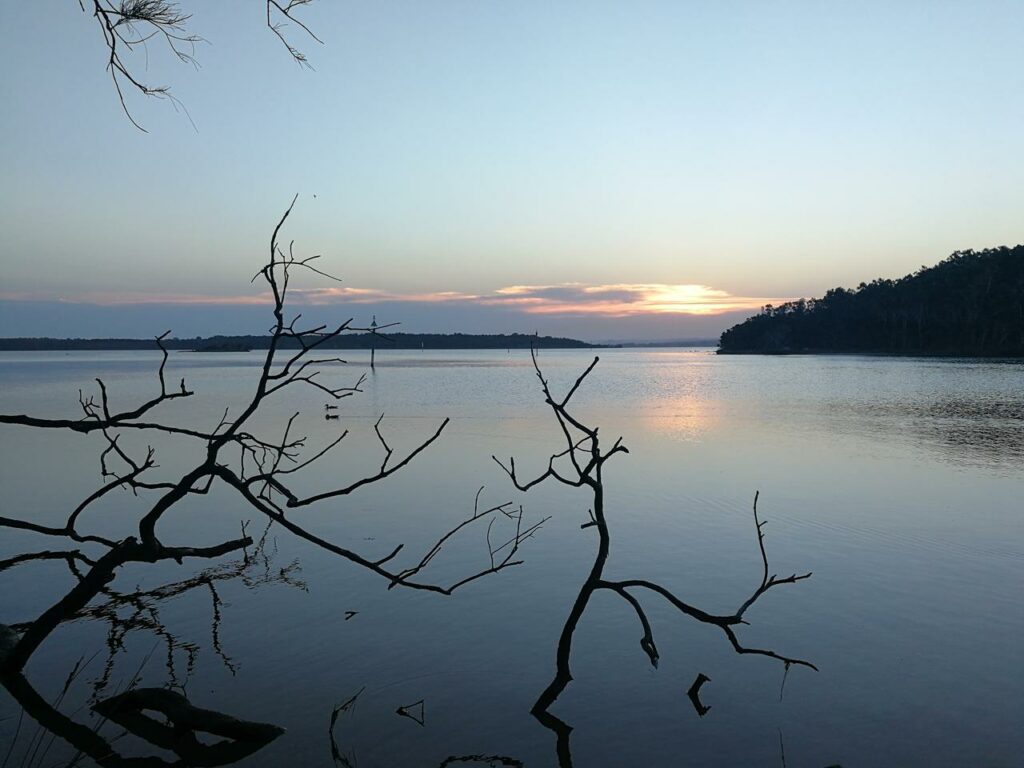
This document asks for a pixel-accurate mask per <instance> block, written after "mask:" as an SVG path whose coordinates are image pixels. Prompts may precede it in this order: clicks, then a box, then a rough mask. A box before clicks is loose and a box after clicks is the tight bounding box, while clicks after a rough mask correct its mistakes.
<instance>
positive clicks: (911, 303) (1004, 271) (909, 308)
mask: <svg viewBox="0 0 1024 768" xmlns="http://www.w3.org/2000/svg"><path fill="white" fill-rule="evenodd" d="M718 351H719V353H720V354H721V353H725V354H729V353H787V352H879V353H889V354H907V355H916V354H921V355H978V356H1000V357H1002V356H1006V357H1017V356H1024V245H1017V246H1015V247H1013V248H1007V247H1005V246H1004V247H1001V248H990V249H986V250H983V251H957V252H956V253H954V254H953V255H952V256H950V257H949V258H947V259H946V260H945V261H942V262H940V263H939V264H937V265H935V266H934V267H922V268H921V269H920V270H919V271H917V272H915V273H914V274H911V275H907V276H906V277H903V278H900V279H898V280H885V279H881V278H879V279H876V280H873V281H872V282H870V283H861V284H860V285H859V286H857V288H855V289H853V290H848V289H845V288H833V289H832V290H830V291H829V292H828V293H826V294H825V295H824V296H823V297H822V298H820V299H799V300H797V301H791V302H787V303H785V304H782V305H781V306H778V307H773V306H771V305H768V306H766V307H764V308H763V309H762V310H761V313H760V314H758V315H755V316H753V317H750V318H748V319H747V320H745V321H744V322H742V323H740V324H739V325H735V326H733V327H732V328H730V329H729V330H727V331H726V332H725V333H723V334H722V337H721V340H720V341H719V350H718Z"/></svg>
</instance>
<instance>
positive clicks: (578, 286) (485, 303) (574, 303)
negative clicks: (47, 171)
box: [0, 283, 787, 318]
mask: <svg viewBox="0 0 1024 768" xmlns="http://www.w3.org/2000/svg"><path fill="white" fill-rule="evenodd" d="M289 299H290V301H291V303H293V304H295V305H299V306H330V305H345V304H357V305H365V304H381V303H399V304H429V305H436V304H452V305H461V306H467V307H468V306H474V305H475V306H480V307H499V308H506V309H510V310H516V311H518V312H521V313H523V314H528V315H548V316H565V317H573V316H576V317H607V318H625V317H634V316H638V315H639V316H643V315H673V314H677V315H705V316H706V315H718V314H723V313H731V312H742V311H750V312H754V311H757V310H759V309H760V308H761V307H762V306H764V305H765V304H777V303H780V302H783V301H786V300H787V299H786V298H780V297H750V296H734V295H732V294H730V293H728V292H727V291H724V290H720V289H716V288H713V287H711V286H707V285H698V284H666V283H613V284H605V285H591V284H585V283H562V284H556V285H512V286H506V287H503V288H498V289H497V290H495V291H493V292H491V293H483V294H475V293H464V292H459V291H437V292H424V293H417V292H410V293H400V292H393V291H384V290H380V289H375V288H355V287H348V286H338V287H334V286H332V287H325V288H305V289H299V288H292V289H290V290H289ZM0 300H3V301H13V302H19V301H26V302H28V301H32V302H38V301H56V302H60V303H64V304H92V305H97V306H110V307H115V306H126V305H129V306H130V305H206V306H210V305H214V306H216V305H220V306H257V305H264V304H269V303H271V298H270V294H269V293H266V292H264V293H260V294H251V295H241V296H237V295H236V296H230V295H203V294H165V293H141V292H126V293H117V292H91V293H83V294H79V295H78V296H76V297H74V298H68V297H61V296H54V295H52V294H51V295H42V294H38V293H9V292H0Z"/></svg>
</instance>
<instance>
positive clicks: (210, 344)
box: [0, 333, 595, 352]
mask: <svg viewBox="0 0 1024 768" xmlns="http://www.w3.org/2000/svg"><path fill="white" fill-rule="evenodd" d="M163 344H164V346H165V347H167V349H177V350H188V351H193V352H247V351H249V350H253V349H267V347H268V345H269V344H270V336H207V337H205V338H203V337H199V336H197V337H196V338H193V339H178V338H167V339H164V340H163ZM280 345H281V346H282V347H285V348H292V349H297V348H298V347H299V344H298V342H297V341H295V340H294V339H288V338H286V339H282V340H281V342H280ZM531 346H532V347H536V348H538V349H585V348H589V347H592V346H595V345H592V344H587V343H586V342H584V341H577V340H576V339H565V338H561V337H557V336H535V335H533V334H527V333H509V334H500V333H388V334H386V335H385V334H380V333H378V334H376V335H374V334H372V333H353V334H351V335H341V336H337V337H335V338H332V339H329V340H328V341H327V342H325V343H324V344H322V345H321V349H371V348H376V349H381V350H384V349H529V348H530V347H531ZM76 349H78V350H128V349H156V346H155V344H154V342H153V339H51V338H7V339H4V338H0V351H5V352H11V351H46V350H55V351H56V350H76Z"/></svg>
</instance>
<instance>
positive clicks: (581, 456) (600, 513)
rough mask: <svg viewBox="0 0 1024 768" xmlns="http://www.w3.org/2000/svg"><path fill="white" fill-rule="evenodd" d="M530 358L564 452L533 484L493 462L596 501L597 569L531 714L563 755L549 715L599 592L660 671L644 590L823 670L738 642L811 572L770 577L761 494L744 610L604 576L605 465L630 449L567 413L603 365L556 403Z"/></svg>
mask: <svg viewBox="0 0 1024 768" xmlns="http://www.w3.org/2000/svg"><path fill="white" fill-rule="evenodd" d="M531 358H532V360H533V366H534V371H535V372H536V375H537V379H538V380H539V382H540V386H541V391H542V393H543V395H544V402H545V403H546V404H547V405H548V407H549V408H550V409H551V411H552V414H553V415H554V417H555V421H556V422H557V424H558V427H559V430H560V432H561V434H562V437H563V439H564V446H565V447H564V450H561V451H559V452H556V453H553V454H552V455H551V456H550V458H549V459H548V462H547V467H546V468H545V469H544V471H543V472H541V473H540V474H538V475H536V476H534V477H532V478H529V479H524V478H523V477H521V476H520V474H519V471H518V470H517V468H516V464H515V460H514V459H509V460H508V462H507V463H506V462H503V461H501V460H499V459H498V458H497V457H494V461H495V462H497V464H498V465H499V466H500V467H501V468H502V469H503V470H504V471H505V473H506V474H507V475H508V476H509V478H510V479H511V481H512V483H513V485H515V487H516V488H517V489H519V490H520V491H527V490H529V489H530V488H533V487H534V486H536V485H538V484H540V483H542V482H544V481H546V480H548V479H549V478H551V479H554V480H556V481H557V482H559V483H562V484H563V485H567V486H570V487H573V488H586V489H587V490H588V492H589V493H590V496H591V498H592V508H591V510H590V518H589V520H588V521H587V522H586V523H584V524H582V525H581V526H580V527H581V528H595V529H596V530H597V537H598V538H597V552H596V554H595V557H594V561H593V563H592V564H591V566H590V571H589V573H588V574H587V577H586V579H585V580H584V582H583V584H582V585H581V587H580V591H579V593H578V594H577V596H576V599H575V600H574V602H573V605H572V607H571V609H570V611H569V615H568V617H567V618H566V621H565V624H564V626H563V627H562V632H561V634H560V636H559V639H558V647H557V650H556V654H555V674H554V677H553V678H552V680H551V682H550V683H549V684H548V685H547V687H546V688H545V689H544V690H543V691H542V692H541V694H540V696H539V697H538V699H537V701H536V703H535V704H534V705H533V709H532V712H533V714H534V715H535V716H536V717H537V718H538V719H539V720H540V721H541V722H542V723H544V724H545V725H546V726H547V727H549V728H550V729H551V730H553V731H555V733H556V734H557V735H558V739H559V754H560V755H561V754H562V753H563V752H564V753H565V755H566V756H567V755H568V733H569V732H570V731H571V730H572V729H571V728H570V727H569V726H567V725H566V724H565V723H563V722H562V721H560V720H558V718H556V717H554V716H553V715H551V713H550V712H549V709H550V707H551V706H552V704H554V702H555V700H556V699H557V698H558V697H559V695H561V693H562V691H564V690H565V687H566V686H567V685H568V684H569V682H570V681H571V680H572V671H571V668H570V656H571V651H572V642H573V636H574V634H575V632H576V627H577V625H578V624H579V621H580V619H581V618H582V616H583V613H584V612H585V611H586V608H587V606H588V604H589V603H590V599H591V597H592V596H593V595H594V593H595V592H597V591H598V590H602V589H603V590H608V591H609V592H612V593H614V594H617V595H619V597H621V598H623V599H624V600H625V601H626V602H627V603H628V604H629V605H630V607H631V608H632V609H633V611H634V612H635V613H636V615H637V618H638V619H639V621H640V626H641V629H642V635H641V638H640V648H641V649H642V650H643V652H644V653H645V654H646V656H647V658H648V659H649V660H650V662H651V665H652V666H654V667H657V666H658V660H659V655H658V650H657V646H656V645H655V642H654V634H653V630H652V628H651V623H650V621H649V620H648V618H647V614H646V613H645V611H644V608H643V605H642V603H641V602H640V600H639V599H638V597H637V595H636V594H634V592H636V591H639V590H646V591H648V592H653V593H655V594H657V595H660V596H661V597H663V598H664V599H665V600H667V601H668V602H669V604H671V605H672V606H673V607H675V608H676V609H677V610H679V611H680V612H681V613H683V614H685V615H687V616H690V617H691V618H694V619H696V620H697V621H700V622H702V623H705V624H711V625H713V626H716V627H718V628H719V629H721V630H722V632H723V633H724V634H725V636H726V638H727V639H728V640H729V642H730V644H731V645H732V647H733V648H734V649H735V650H736V651H737V652H738V653H742V654H757V655H761V656H768V657H770V658H773V659H777V660H778V661H781V662H783V663H784V665H785V667H786V669H787V670H788V669H789V667H790V666H791V665H800V666H805V667H809V668H811V669H817V667H815V666H814V665H813V664H812V663H811V662H809V661H805V660H803V659H798V658H793V657H789V656H784V655H782V654H779V653H776V652H775V651H772V650H767V649H761V648H750V647H747V646H745V645H743V644H742V643H741V642H740V641H739V638H738V637H737V635H736V631H735V629H736V627H737V626H738V625H740V624H746V623H747V622H746V621H745V620H744V615H745V614H746V612H747V610H748V609H749V608H750V607H751V606H753V605H754V603H755V602H756V601H757V600H758V599H759V598H760V597H761V596H762V595H764V594H765V593H766V592H767V591H768V590H769V589H771V588H772V587H776V586H780V585H782V584H792V583H795V582H797V581H801V580H803V579H806V578H808V577H810V575H811V574H810V573H807V574H803V575H800V576H798V575H796V574H793V575H791V576H787V577H785V578H779V577H778V576H776V575H774V574H773V575H771V576H769V567H768V555H767V553H766V551H765V548H764V532H763V528H764V522H762V521H761V520H760V518H759V516H758V512H757V500H758V496H757V495H755V497H754V525H755V529H756V531H757V536H758V547H759V549H760V553H761V560H762V563H763V566H764V567H763V576H762V579H761V583H760V584H759V585H758V587H757V588H756V589H755V590H754V592H753V593H752V594H751V595H750V597H748V598H747V599H745V600H744V601H743V602H742V603H740V605H739V607H738V608H737V609H736V611H734V612H733V613H731V614H727V615H718V614H713V613H709V612H707V611H704V610H702V609H701V608H698V607H697V606H695V605H692V604H691V603H688V602H686V601H684V600H682V599H680V598H679V597H678V596H676V594H675V593H674V592H672V591H671V590H669V589H667V588H666V587H663V586H662V585H660V584H656V583H654V582H651V581H647V580H645V579H625V580H610V579H607V578H605V576H604V569H605V565H606V564H607V561H608V554H609V551H610V548H611V534H610V532H609V528H608V522H607V518H606V512H605V496H604V481H603V478H602V471H603V468H604V465H605V462H607V461H608V460H609V459H610V458H611V457H612V456H614V455H615V454H617V453H628V452H629V451H628V449H627V448H626V447H625V446H624V445H623V443H622V438H621V437H620V438H618V439H616V440H615V442H614V443H612V446H611V448H609V449H607V450H605V449H603V448H602V446H601V441H600V437H599V434H598V428H597V427H591V426H589V425H587V424H585V423H584V422H583V421H581V420H580V419H579V418H578V417H577V416H575V415H574V414H573V412H572V411H571V410H570V409H569V404H570V401H571V400H572V397H573V395H575V394H576V392H577V391H578V390H579V388H580V386H581V385H582V384H583V382H584V380H585V379H586V378H587V376H589V375H590V373H591V372H592V371H593V370H594V367H595V366H596V365H597V363H598V358H597V357H595V358H594V360H593V362H591V363H590V365H589V366H588V367H587V368H586V370H584V371H583V373H582V374H580V376H579V377H577V378H576V380H575V381H574V382H573V384H572V385H571V386H570V388H569V390H568V392H567V393H566V394H565V396H564V397H562V398H556V397H555V396H554V395H553V394H552V392H551V388H550V386H549V384H548V381H547V379H546V378H545V377H544V374H543V372H542V371H541V368H540V364H539V363H538V360H537V352H536V349H533V350H531Z"/></svg>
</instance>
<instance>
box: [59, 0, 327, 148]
mask: <svg viewBox="0 0 1024 768" xmlns="http://www.w3.org/2000/svg"><path fill="white" fill-rule="evenodd" d="M312 2H313V0H288V2H278V1H277V0H266V17H267V28H268V29H270V31H271V32H273V33H274V35H275V36H276V37H277V38H278V40H280V42H281V44H282V45H284V47H285V49H286V50H287V51H288V54H289V55H290V56H291V57H292V59H293V60H294V61H296V62H297V63H299V64H301V65H302V66H304V67H308V68H312V67H310V64H309V61H308V60H307V59H306V56H305V54H303V53H302V51H300V50H299V49H298V48H296V47H295V46H294V45H293V44H292V43H291V42H290V41H289V40H288V39H287V37H286V36H285V34H284V31H283V30H284V28H285V26H286V25H287V24H288V23H289V22H290V23H292V24H295V25H297V26H298V27H300V28H301V29H302V30H303V32H305V33H306V34H307V35H308V36H309V37H311V38H312V39H313V40H315V41H316V42H318V43H321V44H322V43H323V41H322V40H320V38H318V37H317V36H316V35H315V34H313V32H312V30H311V29H310V28H309V27H308V26H307V25H306V24H305V23H304V22H302V21H301V20H300V19H299V18H298V17H297V16H296V15H295V13H296V11H297V10H299V9H300V8H302V7H304V6H308V5H310V4H311V3H312ZM86 5H87V0H79V7H80V8H81V9H82V11H83V12H87V13H91V14H92V16H93V18H94V19H95V20H96V23H97V25H98V27H99V29H100V35H101V37H102V39H103V44H104V46H105V48H106V50H107V65H106V69H107V72H108V73H109V75H110V79H111V82H112V83H113V85H114V91H115V92H116V93H117V98H118V101H119V102H120V104H121V109H122V110H123V111H124V113H125V115H126V116H127V118H128V119H129V120H130V121H131V123H132V125H134V126H135V127H136V128H138V129H139V130H140V131H143V132H145V130H146V129H145V128H143V127H142V125H141V124H140V123H139V122H138V121H137V120H136V119H135V117H134V116H133V115H132V113H131V110H130V109H129V108H128V103H127V101H126V100H125V93H126V91H136V92H138V93H141V94H142V95H143V96H150V97H154V98H160V99H167V100H169V101H170V102H171V104H172V105H173V106H174V107H175V109H178V108H181V109H182V110H183V111H184V112H185V114H186V116H187V115H188V111H187V110H185V109H184V106H183V105H182V103H181V102H180V101H178V99H176V98H175V97H174V96H172V95H171V91H170V88H169V87H168V86H165V85H150V84H149V83H147V82H145V80H144V79H143V76H142V75H139V74H138V73H137V72H136V68H135V67H134V66H133V64H132V62H131V57H132V54H134V53H136V49H137V48H140V47H141V48H142V49H143V51H144V53H145V54H146V58H147V65H148V54H149V43H150V42H151V41H153V40H158V41H162V42H163V43H164V45H165V46H166V48H167V50H168V51H170V53H171V54H172V55H173V56H174V58H176V59H177V60H178V61H179V62H182V63H184V64H191V65H192V66H193V67H195V68H196V69H198V68H199V64H198V62H197V61H196V58H195V51H196V46H197V45H198V44H199V43H203V42H206V41H205V40H204V39H203V38H202V37H200V36H199V35H196V34H193V33H191V32H189V31H188V29H187V26H188V22H189V21H190V20H191V18H192V15H191V14H189V13H185V12H183V11H182V10H181V9H180V8H179V6H178V4H177V3H175V2H172V0H92V1H91V2H89V3H88V8H87V7H86ZM189 120H190V121H191V117H190V118H189Z"/></svg>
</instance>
